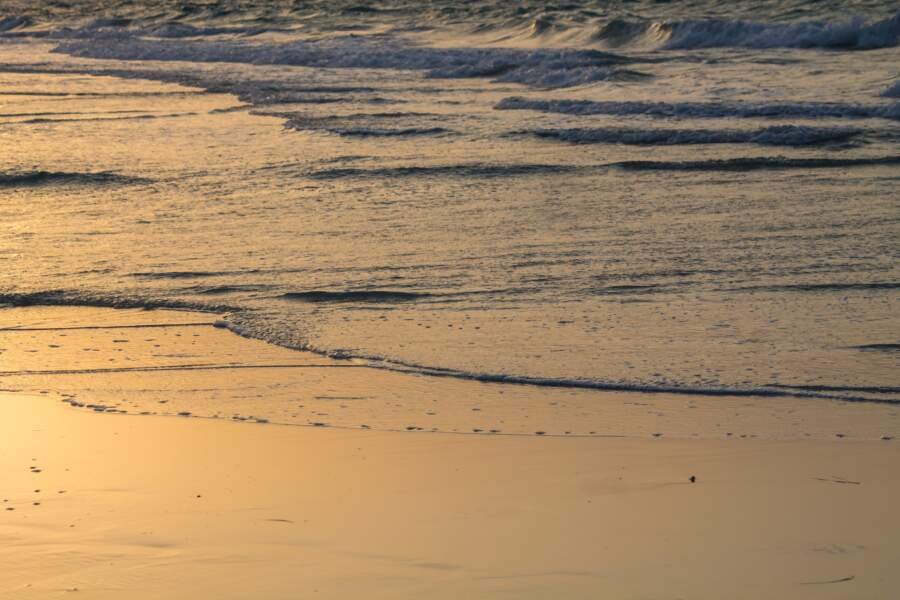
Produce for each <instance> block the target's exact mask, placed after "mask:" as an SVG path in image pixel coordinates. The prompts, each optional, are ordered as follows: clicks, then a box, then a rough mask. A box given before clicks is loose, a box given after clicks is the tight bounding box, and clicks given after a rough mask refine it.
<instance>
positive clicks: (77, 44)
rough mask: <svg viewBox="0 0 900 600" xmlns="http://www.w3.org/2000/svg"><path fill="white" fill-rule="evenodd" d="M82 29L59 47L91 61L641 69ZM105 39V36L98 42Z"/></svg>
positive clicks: (439, 71) (579, 54)
mask: <svg viewBox="0 0 900 600" xmlns="http://www.w3.org/2000/svg"><path fill="white" fill-rule="evenodd" d="M97 31H98V36H97V37H93V36H92V35H90V34H91V31H89V30H84V31H81V32H76V33H77V35H73V36H72V37H75V38H81V37H84V38H86V39H76V40H69V41H66V42H64V43H62V44H60V46H59V47H58V48H57V52H61V53H65V54H70V55H73V56H79V57H84V58H100V59H119V60H165V61H190V62H233V63H247V64H259V65H263V64H265V65H292V66H303V67H318V68H330V69H341V68H353V69H401V70H415V71H425V73H426V75H427V76H428V77H432V78H445V79H446V78H464V77H492V78H496V79H497V80H498V81H504V82H515V83H521V84H524V85H530V86H534V87H543V88H549V87H571V86H575V85H582V84H585V83H594V82H597V81H606V80H610V79H616V80H618V79H634V78H638V77H641V74H640V73H638V72H636V71H632V70H627V71H626V70H621V69H619V68H617V67H618V66H621V65H624V64H628V63H630V62H633V61H632V60H630V59H628V58H626V57H624V56H620V55H617V54H610V53H606V52H598V51H593V50H566V49H539V50H516V49H509V48H426V47H420V46H412V45H409V44H405V43H402V42H401V41H399V40H397V39H392V40H385V39H381V40H379V41H377V42H376V41H372V40H367V39H363V38H358V37H338V38H331V39H324V40H318V41H307V40H299V41H294V42H288V43H281V44H263V43H259V44H250V43H246V42H237V41H218V40H217V41H208V40H207V41H203V40H200V41H198V40H154V39H145V38H141V37H136V36H133V35H131V36H125V35H124V34H122V33H121V32H119V33H118V34H116V33H115V32H110V31H107V30H97ZM98 38H99V39H98Z"/></svg>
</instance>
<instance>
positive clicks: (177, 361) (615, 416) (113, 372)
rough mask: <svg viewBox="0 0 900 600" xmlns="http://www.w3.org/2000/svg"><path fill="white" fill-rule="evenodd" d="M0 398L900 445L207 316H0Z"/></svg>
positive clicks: (850, 406)
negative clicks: (325, 347) (444, 372)
mask: <svg viewBox="0 0 900 600" xmlns="http://www.w3.org/2000/svg"><path fill="white" fill-rule="evenodd" d="M0 352H2V353H0V359H2V363H0V364H2V368H0V387H2V388H4V389H15V390H20V391H24V392H30V393H39V392H48V393H51V392H52V393H54V394H56V395H57V396H58V397H60V398H62V399H63V400H65V401H67V402H68V403H69V404H71V405H72V406H74V407H77V408H82V409H88V410H93V411H96V412H104V411H106V412H128V413H138V414H142V415H148V414H170V415H180V416H191V417H210V418H215V419H228V420H236V421H256V422H267V423H273V424H275V423H277V424H286V425H309V426H316V427H334V428H350V429H354V428H362V429H378V430H387V431H404V432H448V433H469V434H480V435H491V434H493V435H525V436H546V437H550V436H560V437H580V436H582V437H618V436H624V437H637V438H646V437H652V438H659V437H676V438H708V439H723V438H736V439H752V438H765V439H785V440H789V439H846V440H850V439H870V440H884V441H890V440H891V439H893V438H897V437H900V407H898V406H895V405H892V404H879V403H862V402H850V401H844V400H827V399H818V398H817V399H803V398H793V397H767V396H728V395H722V396H701V395H691V394H684V393H677V394H675V393H667V392H652V393H649V392H648V393H641V392H634V391H613V390H594V389H577V388H564V387H540V386H531V385H522V384H515V383H513V384H507V383H498V382H481V381H474V380H467V379H459V378H452V377H434V376H431V375H425V374H419V373H405V372H401V371H393V370H388V369H379V368H376V367H371V366H369V365H368V364H366V363H365V362H363V361H357V360H347V359H333V358H329V357H325V356H321V355H319V354H315V353H312V352H304V351H298V350H291V349H287V348H283V347H280V346H274V345H271V344H268V343H266V342H263V341H260V340H256V339H252V338H246V337H243V336H241V335H239V334H238V333H235V332H234V331H232V330H231V329H228V328H224V327H221V326H220V325H219V323H218V321H217V319H216V315H215V313H200V312H188V311H180V310H169V309H166V310H141V309H112V308H93V307H71V306H31V307H9V308H4V309H2V310H0Z"/></svg>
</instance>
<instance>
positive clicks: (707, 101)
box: [0, 1, 900, 402]
mask: <svg viewBox="0 0 900 600" xmlns="http://www.w3.org/2000/svg"><path fill="white" fill-rule="evenodd" d="M179 5H180V6H181V8H178V9H176V5H175V3H171V2H163V1H158V2H142V3H137V4H134V3H131V4H125V3H122V4H116V3H104V7H105V8H104V9H103V10H105V11H108V14H107V15H106V17H104V19H106V20H102V21H96V20H94V19H96V18H97V16H98V15H102V14H103V12H102V11H99V10H94V11H91V10H88V9H85V8H84V7H81V8H78V9H77V10H76V9H73V8H71V7H70V8H66V7H65V6H63V5H62V4H60V5H55V4H52V3H50V4H47V5H45V10H43V11H37V10H36V9H35V8H34V7H33V5H31V4H30V3H28V4H26V3H23V4H22V6H21V7H19V8H15V4H14V3H6V4H4V7H5V10H6V13H5V14H0V31H2V33H0V149H2V150H0V216H2V223H3V227H2V230H0V232H2V233H0V236H2V237H0V294H2V298H3V299H4V301H5V302H7V303H11V304H23V303H35V302H39V303H51V304H54V303H55V304H97V305H112V306H184V307H192V308H207V309H211V310H213V309H215V310H226V311H228V312H229V317H228V322H229V324H230V326H231V328H232V329H233V330H235V331H237V332H240V333H242V334H244V335H248V336H251V337H257V338H261V339H263V340H267V341H270V342H273V343H277V344H281V345H286V346H290V347H297V348H308V349H313V350H316V351H319V352H323V353H327V354H331V355H335V356H344V357H357V358H362V359H367V360H369V361H371V362H372V363H373V364H376V365H379V366H385V367H388V368H395V369H401V370H410V371H413V372H423V373H436V374H442V375H451V376H458V377H464V378H479V379H483V380H487V381H501V382H502V381H517V382H527V383H534V384H540V385H553V386H574V387H587V388H598V389H606V388H612V389H634V390H645V391H661V390H669V391H673V390H674V391H692V392H694V393H699V394H710V395H717V394H722V393H725V392H742V393H747V392H752V393H755V394H765V395H773V396H786V397H787V396H803V397H812V398H818V399H822V400H824V399H827V398H839V399H857V400H860V399H862V400H877V401H889V402H895V401H900V375H898V373H900V369H898V368H897V367H898V356H900V355H898V353H897V347H898V340H900V323H898V320H897V317H896V315H897V312H898V295H897V289H898V286H900V268H898V264H897V255H898V250H900V248H898V244H897V239H898V233H900V227H898V217H900V211H898V208H900V202H898V195H897V193H896V188H897V183H898V178H900V170H898V161H900V151H898V139H900V107H898V104H897V100H896V92H895V90H896V87H897V77H898V72H897V64H898V61H897V59H898V52H900V51H898V49H897V40H898V32H900V21H898V18H900V17H898V13H896V12H893V11H892V7H891V6H890V4H889V3H877V2H866V3H856V4H854V5H853V10H854V12H855V13H856V14H859V15H864V18H861V19H859V20H856V21H851V20H847V19H848V17H847V14H846V13H847V9H846V6H847V5H846V4H845V3H834V4H833V5H832V4H827V3H825V4H823V3H816V4H815V5H812V4H809V3H801V2H798V3H788V4H785V3H763V4H761V5H757V7H756V8H755V9H754V10H753V11H751V12H750V13H748V12H747V9H745V8H740V7H738V8H732V7H731V6H730V3H710V2H693V3H688V4H683V3H672V4H657V3H642V2H638V3H629V4H627V5H618V4H599V3H587V2H585V3H580V2H576V3H567V4H566V6H565V7H563V6H559V7H553V6H552V5H547V4H546V3H534V4H533V6H532V5H529V4H524V5H522V6H524V8H521V9H513V8H512V6H513V5H512V3H487V2H478V3H440V2H430V3H403V2H393V3H378V4H372V5H365V6H364V5H361V4H357V3H341V2H337V3H335V2H329V3H327V4H322V5H314V4H308V5H307V6H308V7H309V8H291V7H290V6H289V3H283V4H279V3H265V6H261V5H254V4H253V3H249V2H234V3H231V4H227V5H226V8H221V5H220V8H218V9H213V8H211V7H209V6H203V5H200V4H198V5H190V4H188V5H186V4H185V3H179ZM516 6H520V3H516ZM894 9H895V7H894ZM813 10H815V11H816V12H815V13H813V12H811V11H813ZM79 11H82V12H79ZM111 16H118V17H121V18H120V19H118V20H115V19H113V20H110V19H109V18H108V17H111ZM750 21H752V22H750ZM421 23H427V29H425V28H423V27H421ZM892 90H893V91H892Z"/></svg>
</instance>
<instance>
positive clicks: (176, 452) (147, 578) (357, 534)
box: [0, 307, 900, 599]
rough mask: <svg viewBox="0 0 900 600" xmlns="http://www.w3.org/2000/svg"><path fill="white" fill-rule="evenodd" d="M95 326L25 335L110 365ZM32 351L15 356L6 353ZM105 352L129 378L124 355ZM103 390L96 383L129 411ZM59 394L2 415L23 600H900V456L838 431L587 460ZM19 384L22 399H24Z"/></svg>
mask: <svg viewBox="0 0 900 600" xmlns="http://www.w3.org/2000/svg"><path fill="white" fill-rule="evenodd" d="M65 310H70V311H74V312H70V316H69V318H68V320H67V319H66V318H64V317H63V315H62V314H61V313H60V311H65ZM84 310H87V309H59V308H52V309H44V308H40V307H33V308H29V309H25V310H22V311H19V309H7V310H6V311H3V313H4V315H5V318H7V320H9V318H15V319H17V320H18V321H20V322H22V323H24V322H26V321H29V324H30V325H31V327H30V328H31V329H37V328H39V327H41V326H42V325H41V324H42V323H44V325H43V326H45V327H46V322H45V320H46V319H52V320H53V321H54V322H55V323H56V325H57V327H68V328H69V329H65V330H64V331H60V330H59V329H56V330H55V333H57V334H59V333H61V332H62V333H65V334H66V336H67V338H66V339H68V340H72V337H74V338H76V339H75V340H74V341H72V343H75V342H77V344H76V345H77V346H79V347H89V346H90V345H91V343H90V342H91V340H88V339H86V337H79V336H94V337H93V338H92V343H93V344H94V345H95V346H97V341H98V340H97V338H96V335H97V332H98V329H72V328H74V327H79V326H85V325H86V322H85V321H83V319H84V317H85V313H84V312H83V311H84ZM89 310H91V311H92V318H93V319H94V321H93V322H92V326H97V321H96V319H97V318H100V317H102V318H103V319H104V321H105V323H106V324H107V325H114V326H119V327H122V326H123V325H128V326H133V325H134V324H135V322H134V321H135V318H136V317H138V318H140V319H142V320H143V322H144V324H146V325H152V324H156V325H159V324H161V323H166V322H169V323H174V322H177V323H180V325H178V327H182V328H186V330H190V331H192V332H193V333H192V334H191V337H190V339H191V340H192V343H193V344H194V345H195V348H199V350H197V351H198V352H200V351H201V350H208V351H210V352H212V351H214V349H213V348H209V347H208V346H210V345H217V346H218V348H217V350H218V351H226V350H227V349H228V348H227V347H226V346H224V345H223V344H221V343H218V342H220V341H221V340H219V338H218V337H217V336H218V335H220V334H221V335H225V336H230V339H231V341H232V342H233V343H234V344H238V345H245V347H244V350H247V348H248V347H249V348H252V347H253V344H254V342H253V341H251V340H245V339H243V338H240V337H238V336H235V335H234V334H232V333H230V332H228V331H224V330H221V329H217V328H215V327H213V326H212V325H211V324H208V325H204V326H194V325H192V323H200V322H207V323H211V322H214V319H213V320H210V319H209V315H197V314H193V315H192V314H182V313H173V312H166V311H163V312H158V313H154V312H149V313H148V312H146V311H133V312H130V311H110V310H109V309H104V310H98V309H89ZM13 311H19V315H18V316H16V317H13V316H11V313H13ZM29 311H30V312H29ZM48 311H49V312H48ZM41 315H43V317H42V316H41ZM26 316H27V318H26ZM79 320H81V321H79ZM79 322H80V323H81V325H79V324H78V323H79ZM22 327H25V325H22ZM167 329H168V328H166V327H156V328H147V329H144V330H142V331H141V335H144V333H146V331H151V330H156V331H157V333H156V334H154V335H156V336H157V337H160V333H161V332H162V331H165V330H167ZM113 331H116V332H117V334H116V335H118V336H122V335H123V333H125V334H133V333H136V332H137V331H138V330H137V329H134V328H122V329H114V330H113ZM26 334H27V332H25V331H16V332H12V331H5V332H3V339H4V344H3V347H4V348H5V349H7V351H9V348H11V347H12V345H11V344H10V343H9V341H10V337H11V336H23V335H26ZM194 334H197V337H193V335H194ZM172 335H174V334H172ZM132 337H134V336H133V335H132ZM117 339H124V338H123V337H118V338H117ZM226 339H228V338H226ZM120 345H121V344H120ZM18 347H19V348H22V347H23V346H22V345H21V344H20V345H19V346H18ZM96 349H99V350H101V356H103V357H107V358H108V357H110V356H111V346H106V347H97V348H96ZM89 354H91V355H95V354H97V353H96V352H91V353H89ZM247 354H248V355H251V354H252V353H247ZM42 355H46V353H45V352H42ZM260 358H262V357H260ZM302 358H303V356H302V355H300V356H298V360H299V361H300V362H301V363H302ZM41 360H45V359H41ZM69 360H71V357H70V359H69ZM310 360H312V359H310ZM315 360H319V359H318V358H315ZM85 361H88V362H87V363H85V364H84V365H82V366H87V367H91V366H92V365H90V364H88V363H89V360H88V359H85ZM38 362H40V361H39V360H38V359H35V363H34V364H38ZM101 362H103V361H101ZM105 362H109V361H108V360H107V361H105ZM7 364H10V363H9V362H7V361H5V362H4V365H7ZM44 364H45V365H46V364H48V363H46V362H44ZM16 366H17V368H19V369H20V370H26V369H23V368H22V367H23V366H24V365H22V364H21V363H17V365H16ZM69 367H70V368H69V370H70V371H72V370H78V367H79V365H78V364H77V362H76V363H70V365H69ZM45 370H52V369H45ZM341 371H343V370H341ZM352 371H353V373H357V374H359V373H360V372H361V371H360V370H356V369H354V370H352ZM199 372H200V371H190V372H189V373H192V374H194V375H197V374H198V373H199ZM132 374H133V375H135V376H137V375H138V374H137V373H134V372H132ZM111 375H112V374H109V373H107V374H106V376H111ZM178 375H179V372H172V371H164V372H161V373H160V372H157V373H156V374H155V376H157V377H164V378H169V379H172V378H174V377H176V376H178ZM375 375H378V372H376V373H375ZM58 376H59V377H63V378H64V377H70V376H71V375H65V374H60V375H58ZM104 376H105V375H104V374H103V373H91V374H86V375H85V374H83V375H81V377H89V378H92V381H93V382H94V383H95V384H96V387H97V389H98V390H99V389H107V390H109V389H111V386H110V385H109V382H107V381H104V379H103V378H104ZM116 376H118V377H122V376H123V375H122V374H118V375H116ZM335 376H337V375H335ZM43 377H44V379H43V380H42V381H43V384H44V385H45V386H46V387H47V388H48V389H44V390H31V391H18V392H16V391H4V392H3V393H2V396H0V413H2V414H0V427H2V429H3V431H2V433H0V440H2V451H0V473H2V482H3V483H2V494H0V495H2V498H0V500H2V501H3V509H4V510H3V511H2V512H0V540H2V544H0V554H2V556H0V562H2V564H3V565H4V568H3V569H2V571H0V596H2V597H4V598H7V597H8V598H17V599H18V598H23V599H28V598H51V597H61V596H66V597H68V595H69V594H71V593H74V591H75V590H77V592H78V596H77V597H79V598H122V597H129V598H148V599H149V598H249V597H253V598H272V599H276V598H279V599H280V598H285V599H286V598H297V597H321V598H356V597H362V596H367V597H373V598H549V597H565V598H598V597H605V598H710V599H712V598H760V597H766V598H873V599H874V598H889V597H891V595H892V593H893V590H895V589H897V586H898V585H900V579H898V575H897V572H896V569H894V568H893V566H892V565H893V562H894V560H895V559H896V557H897V556H898V554H900V517H898V515H897V512H896V510H895V508H894V504H895V499H896V497H897V494H898V493H900V481H898V479H897V477H896V473H897V472H898V468H900V450H898V446H897V445H896V442H895V441H892V440H880V439H868V440H859V439H856V440H854V439H850V438H847V437H844V438H837V437H835V436H833V435H830V434H828V433H827V432H824V431H815V432H814V433H815V436H814V437H813V439H799V438H800V437H803V436H794V439H784V440H773V439H759V438H755V439H753V438H744V439H741V438H740V437H736V436H732V437H724V436H720V437H718V438H715V439H714V438H712V437H709V436H706V437H704V438H701V439H691V438H690V437H689V436H678V435H664V436H661V437H659V438H655V437H653V436H652V435H631V436H625V437H597V438H591V437H590V436H579V437H576V438H572V437H570V436H566V435H564V434H563V435H543V436H539V435H534V434H532V435H486V434H473V433H468V434H462V433H452V432H448V433H441V432H430V431H379V430H375V429H362V428H359V427H358V426H357V427H349V426H347V427H333V426H328V427H321V426H310V425H306V426H303V425H302V424H301V425H293V426H291V425H278V424H273V423H256V422H246V421H236V420H234V419H230V418H229V419H226V418H196V417H179V416H177V414H175V415H155V416H154V415H135V414H121V413H118V412H112V411H108V410H103V411H102V412H99V411H97V410H95V409H94V408H90V407H87V406H74V407H73V406H72V402H73V397H74V396H73V393H72V392H71V390H70V391H67V392H62V394H61V391H60V390H59V389H54V388H53V387H52V377H54V376H50V375H44V376H43ZM206 378H207V382H208V383H209V382H211V381H213V379H212V378H210V376H209V374H208V372H207V375H206ZM17 379H20V378H19V377H15V376H9V375H6V376H4V377H3V379H2V382H3V387H4V388H5V389H7V390H10V389H15V386H16V385H17V384H16V380H17ZM139 380H140V379H139ZM61 381H65V380H64V379H62V380H61ZM143 381H144V383H146V380H143ZM375 381H377V379H376V380H375ZM182 383H184V382H182ZM442 384H443V380H441V379H440V378H435V379H433V380H432V381H430V382H429V385H431V386H434V387H436V388H439V387H440V386H441V385H442ZM19 385H21V384H19ZM41 391H43V392H45V393H40V392H41ZM107 393H112V392H111V391H108V392H107ZM193 393H194V394H195V395H203V394H205V395H207V396H209V395H214V394H212V392H210V390H209V389H207V390H206V391H205V392H202V393H201V392H198V391H197V390H196V389H195V390H194V392H193ZM63 394H64V395H63ZM77 398H78V400H77V401H76V403H86V404H90V403H91V402H90V395H89V394H79V395H78V396H77ZM122 399H123V400H127V399H128V396H127V395H124V397H123V398H122ZM459 400H460V401H464V400H465V399H464V398H459ZM108 404H111V403H109V402H108ZM124 405H127V403H123V406H124ZM113 410H123V409H113ZM693 410H695V409H688V408H683V411H684V412H689V411H693ZM866 427H874V425H867V426H866ZM691 476H693V477H695V478H696V482H695V483H691V482H690V481H689V478H690V477H691Z"/></svg>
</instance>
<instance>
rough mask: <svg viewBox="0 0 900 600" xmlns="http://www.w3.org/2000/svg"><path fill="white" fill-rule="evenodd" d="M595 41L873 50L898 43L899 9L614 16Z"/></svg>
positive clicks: (613, 44) (661, 45) (663, 46)
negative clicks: (778, 15)
mask: <svg viewBox="0 0 900 600" xmlns="http://www.w3.org/2000/svg"><path fill="white" fill-rule="evenodd" d="M592 38H593V40H594V41H596V42H599V43H603V44H606V45H608V46H610V47H622V46H628V45H642V46H651V47H658V48H661V49H663V50H694V49H699V48H723V47H724V48H757V49H762V48H835V49H853V50H870V49H875V48H889V47H893V46H896V45H897V43H898V38H900V11H898V12H897V13H896V14H894V15H893V16H892V17H890V18H886V19H882V20H879V21H874V22H869V21H867V20H865V19H864V18H862V17H856V18H852V19H849V20H845V21H800V22H795V23H760V22H754V21H744V20H729V19H687V20H672V21H633V20H627V19H613V20H612V21H610V22H608V23H606V24H604V25H602V26H601V27H600V28H599V29H598V30H597V31H596V32H595V33H594V34H593V36H592Z"/></svg>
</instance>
